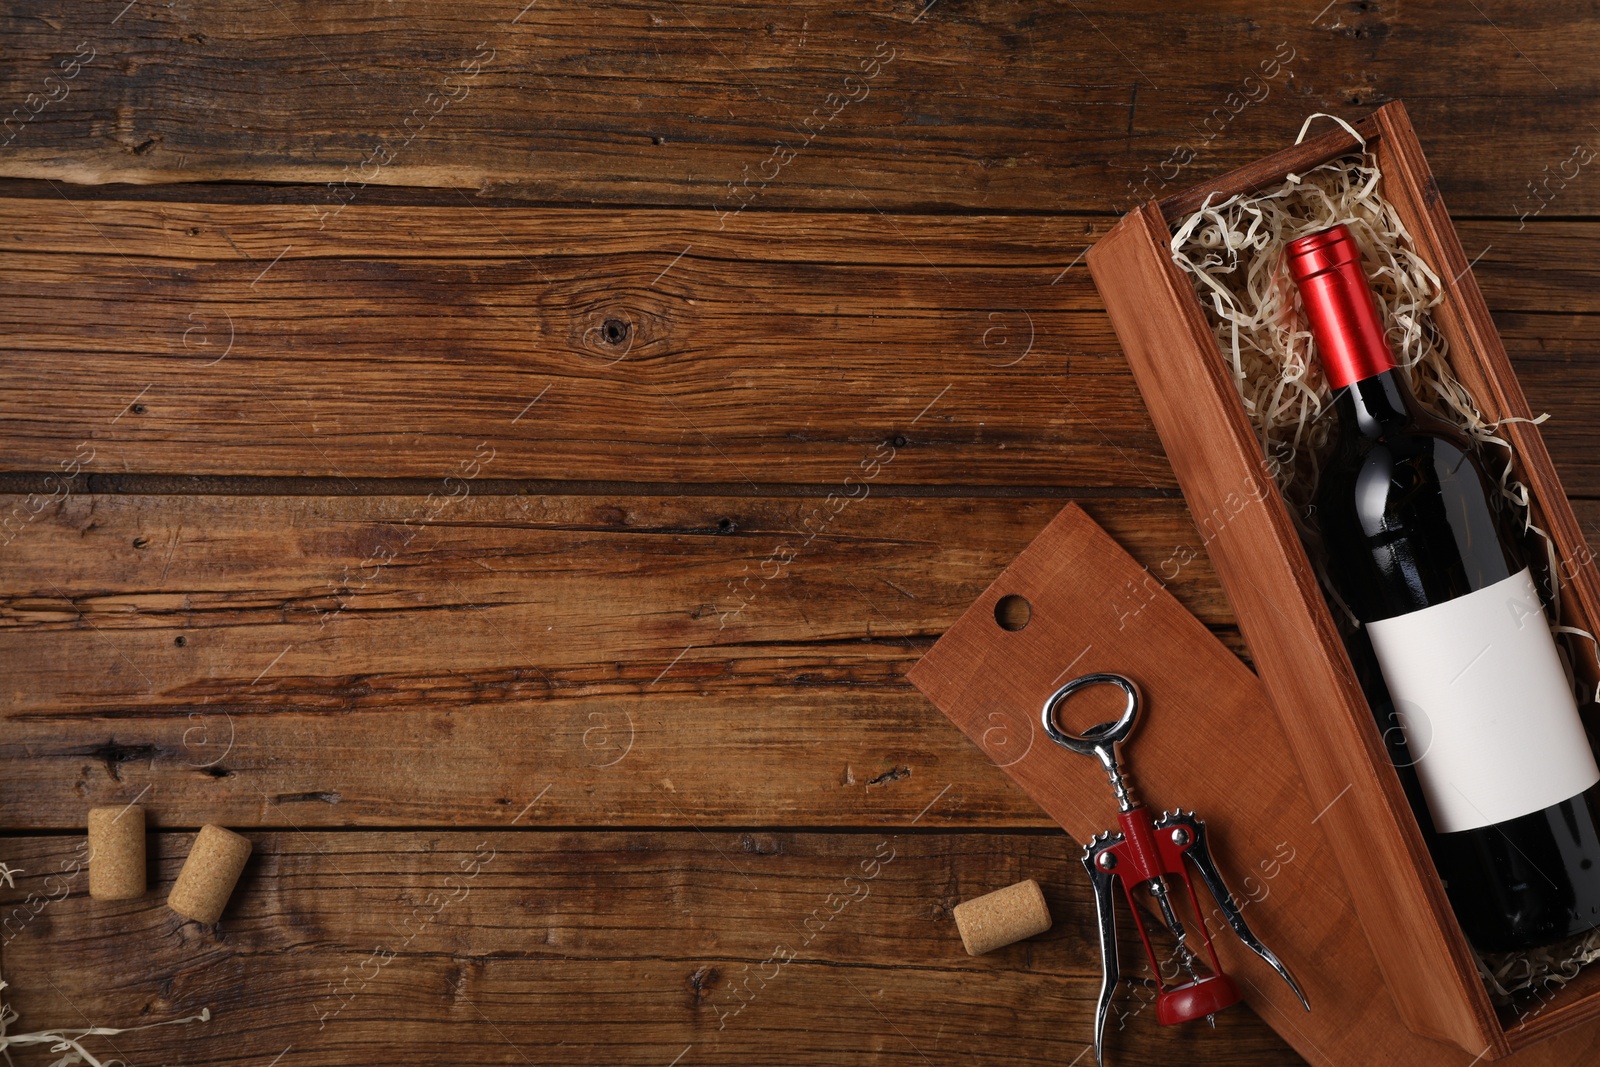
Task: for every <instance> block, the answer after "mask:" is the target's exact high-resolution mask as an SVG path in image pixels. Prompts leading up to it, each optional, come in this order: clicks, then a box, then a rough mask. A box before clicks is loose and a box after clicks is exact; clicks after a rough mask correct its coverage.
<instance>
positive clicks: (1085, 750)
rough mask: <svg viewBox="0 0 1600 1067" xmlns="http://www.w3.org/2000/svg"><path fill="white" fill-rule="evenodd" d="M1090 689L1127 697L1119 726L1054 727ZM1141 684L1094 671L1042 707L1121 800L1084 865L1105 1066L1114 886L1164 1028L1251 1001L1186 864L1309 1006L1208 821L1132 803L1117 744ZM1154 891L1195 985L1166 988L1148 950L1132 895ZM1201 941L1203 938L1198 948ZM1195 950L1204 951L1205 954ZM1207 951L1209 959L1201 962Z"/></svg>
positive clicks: (1133, 715)
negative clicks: (1093, 922) (1187, 918)
mask: <svg viewBox="0 0 1600 1067" xmlns="http://www.w3.org/2000/svg"><path fill="white" fill-rule="evenodd" d="M1092 685H1114V686H1117V687H1118V688H1119V689H1121V690H1122V691H1123V692H1124V693H1125V694H1126V695H1127V698H1128V701H1127V705H1126V706H1125V707H1124V708H1123V711H1122V716H1121V717H1120V718H1119V719H1117V721H1116V722H1110V723H1101V724H1100V725H1099V726H1094V727H1091V728H1090V729H1088V730H1085V731H1084V732H1083V734H1081V735H1079V734H1073V733H1069V732H1067V731H1066V730H1063V729H1062V728H1061V727H1060V726H1058V725H1057V724H1056V712H1057V710H1058V709H1059V708H1060V707H1061V705H1062V703H1063V702H1064V701H1066V699H1067V698H1068V697H1070V696H1072V694H1074V693H1076V692H1078V691H1079V690H1080V689H1084V688H1087V687H1089V686H1092ZM1139 703H1140V701H1139V688H1138V686H1136V685H1134V683H1133V682H1132V681H1131V680H1130V679H1128V678H1125V677H1123V676H1122V675H1120V674H1110V673H1099V674H1086V675H1084V676H1082V677H1081V678H1074V679H1073V680H1072V681H1070V682H1068V683H1067V684H1066V685H1063V686H1062V687H1061V688H1060V689H1057V690H1056V691H1055V692H1054V693H1052V694H1051V695H1050V699H1049V700H1046V701H1045V703H1044V712H1043V716H1042V717H1043V719H1044V729H1045V733H1046V734H1048V735H1049V737H1050V740H1052V741H1054V742H1055V743H1056V744H1058V745H1061V746H1062V747H1064V748H1067V749H1070V750H1071V751H1073V752H1076V753H1078V754H1079V755H1083V756H1093V757H1095V758H1096V759H1098V760H1099V761H1100V765H1101V766H1102V767H1104V768H1105V772H1106V776H1107V777H1108V778H1110V779H1111V788H1112V790H1113V791H1114V792H1115V793H1116V797H1117V823H1118V824H1119V825H1120V826H1121V828H1122V829H1121V832H1117V831H1108V832H1106V833H1103V834H1096V835H1095V836H1094V837H1093V838H1091V839H1090V840H1089V843H1088V844H1087V845H1085V846H1084V849H1083V865H1084V867H1085V868H1086V869H1087V870H1088V872H1089V880H1090V882H1091V883H1092V884H1093V885H1094V900H1095V911H1096V912H1097V913H1098V916H1099V927H1100V958H1101V964H1102V971H1101V982H1100V999H1099V1002H1098V1003H1097V1004H1096V1006H1095V1014H1094V1057H1095V1062H1096V1063H1097V1064H1103V1063H1104V1059H1103V1049H1104V1037H1105V1026H1106V1018H1107V1016H1108V1015H1109V1013H1110V1010H1111V1000H1112V996H1113V994H1114V993H1115V992H1116V985H1117V981H1118V979H1119V977H1120V972H1119V968H1118V961H1117V929H1116V913H1115V907H1116V886H1117V885H1119V884H1120V885H1121V886H1122V893H1123V896H1124V897H1125V898H1126V899H1127V902H1128V910H1129V911H1130V912H1131V913H1132V914H1133V921H1134V925H1135V926H1137V927H1138V929H1139V940H1140V941H1142V942H1143V943H1144V950H1145V954H1146V955H1147V956H1148V957H1149V958H1150V966H1151V969H1152V970H1153V971H1154V972H1155V976H1156V1021H1157V1022H1159V1023H1161V1024H1162V1025H1163V1026H1172V1025H1174V1024H1177V1023H1183V1022H1191V1021H1193V1020H1195V1019H1200V1018H1205V1019H1207V1020H1209V1021H1210V1022H1211V1024H1212V1025H1213V1026H1215V1025H1216V1020H1215V1015H1216V1013H1217V1012H1219V1011H1221V1010H1222V1009H1224V1008H1227V1007H1229V1006H1231V1005H1234V1004H1237V1003H1238V1002H1239V1001H1240V1000H1242V999H1243V994H1241V993H1240V992H1239V987H1238V986H1237V985H1235V984H1234V981H1233V979H1231V978H1229V977H1228V975H1227V974H1226V973H1225V972H1224V971H1223V969H1222V963H1221V961H1220V960H1218V959H1217V952H1216V949H1215V948H1214V947H1213V946H1212V944H1211V931H1210V929H1209V928H1208V926H1207V924H1206V920H1205V915H1204V913H1203V912H1201V910H1200V900H1199V897H1198V896H1197V895H1196V893H1195V890H1194V883H1193V882H1192V881H1191V880H1190V878H1189V871H1188V868H1187V867H1186V866H1185V865H1184V860H1185V859H1187V860H1188V861H1189V862H1190V863H1192V864H1194V869H1195V871H1196V872H1198V873H1199V875H1200V880H1201V881H1202V882H1204V883H1205V886H1206V889H1207V890H1208V891H1209V892H1210V894H1211V896H1212V897H1213V898H1215V899H1216V902H1217V907H1218V909H1219V910H1220V911H1221V913H1222V916H1223V918H1225V919H1226V920H1227V922H1228V925H1229V926H1231V927H1233V931H1234V933H1236V934H1238V935H1239V940H1241V941H1243V942H1244V944H1245V947H1246V948H1248V949H1250V951H1252V952H1254V953H1255V954H1256V955H1258V956H1260V957H1261V958H1262V959H1263V960H1265V961H1266V962H1267V963H1268V964H1269V965H1270V966H1271V967H1272V969H1273V970H1275V971H1277V972H1278V975H1279V977H1281V978H1282V979H1283V980H1284V981H1285V982H1287V983H1289V988H1290V989H1292V990H1294V995H1295V996H1297V997H1299V998H1300V1003H1301V1005H1302V1006H1303V1007H1304V1008H1305V1009H1306V1010H1307V1011H1310V1010H1311V1005H1310V1004H1308V1003H1307V1002H1306V997H1305V994H1304V993H1302V992H1301V991H1300V986H1299V985H1298V984H1297V983H1296V982H1295V980H1294V978H1293V977H1292V976H1291V975H1290V974H1289V971H1288V969H1287V968H1286V967H1284V965H1283V963H1282V962H1281V961H1280V960H1279V959H1278V957H1277V956H1275V955H1273V953H1272V950H1271V949H1269V948H1267V946H1266V945H1264V944H1262V943H1261V940H1260V939H1259V938H1258V937H1256V935H1255V934H1254V933H1252V932H1251V930H1250V927H1249V925H1248V924H1246V923H1245V921H1244V915H1243V914H1242V913H1241V912H1240V908H1239V905H1238V903H1237V902H1236V901H1235V900H1234V898H1233V894H1232V893H1230V892H1229V891H1228V886H1227V884H1226V883H1225V882H1224V881H1223V880H1222V873H1221V872H1220V871H1218V870H1217V864H1216V861H1215V860H1213V859H1212V858H1211V849H1210V847H1209V846H1208V845H1207V843H1206V824H1205V822H1204V820H1202V819H1199V818H1197V817H1196V816H1195V814H1194V812H1192V811H1190V812H1183V811H1178V810H1176V809H1174V810H1172V811H1169V812H1163V813H1162V814H1161V815H1160V816H1159V817H1152V815H1151V814H1150V809H1149V808H1146V807H1145V806H1144V805H1143V804H1141V803H1139V802H1138V801H1137V800H1135V799H1134V796H1133V790H1132V786H1131V783H1130V780H1129V776H1128V775H1127V774H1126V773H1125V772H1124V771H1123V769H1122V767H1121V765H1120V764H1119V763H1118V761H1117V746H1118V745H1120V744H1121V743H1122V742H1123V741H1125V740H1126V739H1127V737H1128V735H1129V734H1131V733H1133V727H1134V724H1135V722H1136V721H1137V719H1138V717H1139ZM1173 880H1176V882H1178V883H1181V884H1182V887H1183V889H1182V891H1183V892H1184V893H1186V894H1187V896H1188V899H1189V907H1190V908H1191V910H1192V912H1193V915H1194V917H1195V927H1196V929H1195V931H1194V932H1193V933H1191V931H1190V930H1189V929H1188V928H1186V927H1185V926H1184V923H1183V921H1182V920H1181V919H1179V917H1178V910H1177V907H1176V902H1175V901H1174V899H1173V896H1174V894H1173V890H1174V884H1173ZM1140 887H1144V888H1147V889H1148V891H1149V893H1150V895H1151V897H1153V898H1154V900H1155V903H1156V907H1157V909H1158V910H1159V911H1160V913H1161V921H1162V922H1163V923H1164V924H1165V925H1166V927H1167V929H1168V931H1169V932H1170V933H1171V934H1172V936H1173V937H1174V938H1175V939H1176V941H1177V946H1178V947H1177V957H1178V962H1179V964H1180V965H1181V966H1182V968H1183V970H1184V971H1185V972H1186V973H1187V974H1188V980H1187V981H1184V982H1181V983H1179V984H1176V985H1168V984H1167V983H1166V982H1165V981H1164V980H1163V979H1162V976H1161V964H1160V961H1158V960H1157V959H1156V954H1155V950H1154V949H1153V948H1152V947H1151V945H1150V936H1149V933H1148V932H1147V931H1146V929H1145V924H1144V919H1143V917H1142V916H1141V915H1140V912H1139V908H1138V906H1137V904H1136V902H1135V900H1134V896H1133V893H1134V890H1136V889H1139V888H1140ZM1196 935H1198V939H1199V942H1200V945H1199V946H1196V944H1195V940H1196ZM1197 947H1198V948H1199V949H1200V951H1197ZM1202 952H1203V954H1204V957H1203V958H1202Z"/></svg>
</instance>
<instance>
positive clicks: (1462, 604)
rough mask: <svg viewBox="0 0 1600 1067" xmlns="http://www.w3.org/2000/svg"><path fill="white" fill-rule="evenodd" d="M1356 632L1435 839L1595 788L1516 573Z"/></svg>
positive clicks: (1578, 726) (1595, 773)
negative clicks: (1389, 707)
mask: <svg viewBox="0 0 1600 1067" xmlns="http://www.w3.org/2000/svg"><path fill="white" fill-rule="evenodd" d="M1367 631H1368V633H1370V634H1371V635H1372V646H1373V648H1374V650H1376V652H1377V654H1378V663H1379V665H1380V666H1381V667H1382V669H1383V680H1384V682H1385V683H1387V684H1388V687H1389V695H1390V696H1392V697H1393V698H1394V704H1395V711H1396V712H1397V713H1398V715H1399V718H1400V723H1399V725H1400V727H1401V728H1402V729H1403V730H1404V732H1405V738H1406V743H1407V746H1408V747H1409V749H1410V757H1411V761H1412V762H1413V763H1414V764H1415V765H1416V769H1417V776H1418V778H1420V779H1421V782H1422V791H1423V794H1424V795H1425V796H1426V797H1427V799H1428V810H1429V812H1430V813H1431V814H1432V815H1433V823H1434V826H1435V827H1436V828H1437V829H1438V830H1439V831H1441V832H1443V833H1452V832H1455V831H1458V830H1472V829H1476V828H1478V827H1480V826H1488V825H1490V824H1492V823H1499V822H1505V821H1506V820H1507V819H1514V818H1516V817H1517V816H1519V815H1527V814H1529V813H1531V812H1535V811H1540V810H1542V809H1544V808H1548V807H1550V806H1551V805H1552V804H1559V803H1560V802H1561V801H1563V800H1566V799H1568V798H1570V797H1573V796H1576V795H1577V794H1579V793H1581V792H1583V791H1584V790H1585V789H1588V788H1589V787H1590V786H1592V785H1594V784H1595V782H1596V781H1600V766H1597V765H1596V764H1595V757H1594V750H1593V749H1592V748H1591V747H1590V746H1589V738H1588V736H1587V735H1586V734H1585V732H1584V729H1583V721H1582V719H1580V718H1579V716H1578V706H1577V702H1576V701H1575V700H1574V699H1573V696H1572V689H1571V688H1570V687H1569V686H1568V685H1567V678H1566V674H1565V673H1564V672H1563V671H1562V668H1561V661H1560V659H1559V657H1558V654H1557V652H1556V646H1555V640H1554V639H1553V638H1552V637H1551V636H1550V627H1549V622H1548V621H1547V620H1546V618H1545V614H1544V610H1543V608H1541V607H1540V604H1539V593H1538V591H1537V590H1536V589H1535V588H1534V584H1533V576H1532V574H1531V573H1530V572H1529V571H1528V570H1527V569H1524V570H1522V571H1520V572H1518V573H1517V574H1513V575H1512V576H1511V577H1509V578H1506V579H1504V580H1503V581H1499V582H1496V583H1495V584H1494V585H1490V586H1485V587H1484V588H1482V589H1479V590H1477V591H1476V592H1473V593H1468V594H1467V595H1466V596H1462V597H1457V598H1455V599H1454V600H1447V601H1445V602H1444V603H1442V604H1435V605H1433V606H1432V607H1427V608H1423V609H1422V610H1421V611H1414V612H1412V613H1410V614H1409V615H1399V616H1396V617H1395V618H1392V619H1381V620H1379V621H1377V622H1373V623H1368V624H1367Z"/></svg>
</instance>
